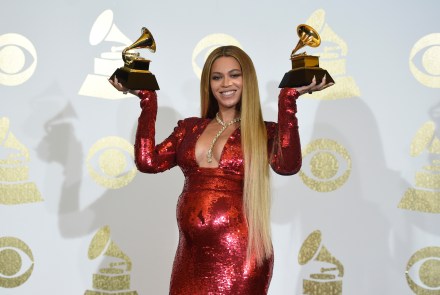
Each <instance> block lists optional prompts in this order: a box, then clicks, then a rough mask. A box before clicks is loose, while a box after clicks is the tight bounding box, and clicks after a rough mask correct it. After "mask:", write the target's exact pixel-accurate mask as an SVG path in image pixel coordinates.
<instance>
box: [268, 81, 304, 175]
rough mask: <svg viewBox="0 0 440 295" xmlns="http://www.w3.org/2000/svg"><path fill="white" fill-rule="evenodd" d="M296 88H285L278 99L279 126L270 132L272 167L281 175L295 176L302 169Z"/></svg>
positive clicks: (275, 125) (273, 127)
mask: <svg viewBox="0 0 440 295" xmlns="http://www.w3.org/2000/svg"><path fill="white" fill-rule="evenodd" d="M298 96H299V93H298V91H297V90H296V89H295V88H283V89H281V91H280V95H279V98H278V124H274V125H273V126H271V129H272V131H271V130H269V132H268V133H269V134H268V137H269V152H270V165H271V167H272V169H273V170H274V171H275V172H276V173H278V174H281V175H293V174H295V173H297V172H298V171H299V170H300V169H301V163H302V156H301V143H300V138H299V133H298V120H297V118H296V111H297V109H296V99H297V98H298Z"/></svg>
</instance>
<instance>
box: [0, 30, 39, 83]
mask: <svg viewBox="0 0 440 295" xmlns="http://www.w3.org/2000/svg"><path fill="white" fill-rule="evenodd" d="M23 49H25V50H26V51H27V52H28V54H30V55H31V56H32V58H33V60H32V61H28V60H27V59H26V55H27V54H26V53H25V52H23ZM36 68H37V51H36V50H35V47H34V45H33V44H32V42H31V41H29V39H27V38H26V37H24V36H22V35H19V34H15V33H9V34H4V35H1V36H0V85H5V86H17V85H20V84H23V83H24V82H26V81H27V80H29V78H30V77H32V75H33V74H34V72H35V69H36Z"/></svg>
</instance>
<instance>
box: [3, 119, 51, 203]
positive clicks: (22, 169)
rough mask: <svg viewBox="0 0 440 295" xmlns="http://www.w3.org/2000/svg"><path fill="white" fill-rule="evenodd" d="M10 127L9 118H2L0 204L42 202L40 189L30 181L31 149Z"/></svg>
mask: <svg viewBox="0 0 440 295" xmlns="http://www.w3.org/2000/svg"><path fill="white" fill-rule="evenodd" d="M9 127H10V126H9V119H8V118H5V117H3V118H0V204H3V205H17V204H25V203H33V202H41V201H43V199H42V198H41V194H40V191H39V190H38V188H37V186H36V185H35V183H33V182H30V181H29V167H28V163H29V161H30V159H29V151H28V149H27V148H26V147H25V146H24V145H23V144H22V143H21V142H19V141H18V139H17V138H16V137H15V136H14V134H13V133H12V132H11V131H10V130H9Z"/></svg>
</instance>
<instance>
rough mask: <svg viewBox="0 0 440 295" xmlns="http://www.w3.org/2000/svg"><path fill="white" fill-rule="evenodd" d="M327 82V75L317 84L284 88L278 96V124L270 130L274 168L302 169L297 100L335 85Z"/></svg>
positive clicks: (283, 171)
mask: <svg viewBox="0 0 440 295" xmlns="http://www.w3.org/2000/svg"><path fill="white" fill-rule="evenodd" d="M333 84H334V83H326V77H325V76H324V77H323V78H322V81H321V83H319V84H316V78H315V77H313V79H312V83H310V84H309V85H306V86H302V87H298V88H283V89H281V91H280V95H279V97H278V124H277V125H276V126H272V128H271V129H272V130H270V127H269V130H268V139H269V141H268V143H269V155H270V156H271V157H270V165H271V167H272V169H273V170H274V171H275V172H276V173H278V174H282V175H292V174H295V173H297V172H298V171H299V170H300V169H301V164H302V155H301V143H300V139H299V133H298V119H297V118H296V112H297V109H296V100H297V98H298V97H299V96H300V95H302V94H305V93H310V94H311V93H312V92H315V91H321V90H324V89H326V88H328V87H331V86H333Z"/></svg>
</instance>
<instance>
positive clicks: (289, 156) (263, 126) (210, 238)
mask: <svg viewBox="0 0 440 295" xmlns="http://www.w3.org/2000/svg"><path fill="white" fill-rule="evenodd" d="M110 82H111V83H112V85H114V86H115V88H117V89H118V90H120V91H129V89H126V88H124V87H123V86H122V85H121V84H120V83H118V82H117V81H110ZM330 85H331V84H327V85H325V78H324V79H323V81H322V83H320V84H319V85H317V84H316V81H315V80H314V81H313V82H312V83H311V84H310V85H308V86H304V87H300V88H297V89H294V88H285V89H282V90H281V93H280V96H279V114H278V123H273V122H264V121H263V118H262V113H261V107H260V98H259V93H258V83H257V77H256V73H255V69H254V66H253V63H252V61H251V59H250V58H249V56H248V55H247V54H246V53H245V52H243V51H242V50H241V49H239V48H238V47H235V46H224V47H220V48H217V49H215V50H214V51H213V52H212V53H211V54H210V55H209V57H208V58H207V60H206V62H205V66H204V68H203V72H202V77H201V89H200V92H201V113H202V116H201V118H188V119H185V120H181V121H179V122H178V126H177V127H176V128H175V129H174V131H173V133H172V134H171V135H170V136H169V137H168V138H167V139H166V140H165V141H164V142H162V143H161V144H159V145H156V144H155V140H154V135H155V121H156V113H157V98H156V93H155V92H153V91H148V90H141V91H131V92H132V93H133V94H135V95H138V96H139V97H140V99H141V103H140V104H141V108H142V112H141V115H140V117H139V121H138V129H137V133H136V143H135V158H136V165H137V167H138V169H139V170H140V171H142V172H147V173H157V172H162V171H164V170H167V169H170V168H172V167H174V166H176V165H178V166H180V168H181V169H182V171H183V173H184V175H185V185H184V188H183V191H182V194H181V195H180V197H179V201H178V204H177V221H178V225H179V245H178V248H177V252H176V256H175V260H174V264H173V272H172V276H171V283H170V294H172V295H184V294H185V295H186V294H188V295H195V294H203V295H205V294H240V295H246V294H249V295H259V294H267V290H268V288H269V283H270V280H271V277H272V268H273V249H272V243H271V237H270V194H269V191H270V189H269V165H268V164H270V166H271V167H272V169H273V170H274V171H275V172H276V173H279V174H282V175H292V174H295V173H296V172H298V170H299V169H300V167H301V148H300V142H299V134H298V124H297V119H296V117H295V113H296V99H297V98H298V97H299V96H300V95H301V94H304V93H306V92H311V91H319V90H322V89H324V88H326V87H328V86H330Z"/></svg>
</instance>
